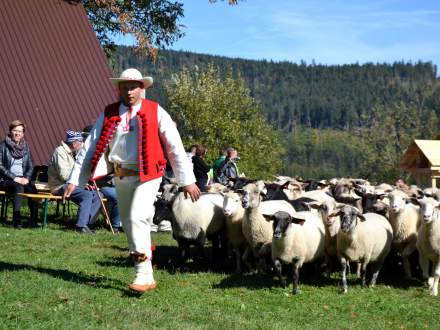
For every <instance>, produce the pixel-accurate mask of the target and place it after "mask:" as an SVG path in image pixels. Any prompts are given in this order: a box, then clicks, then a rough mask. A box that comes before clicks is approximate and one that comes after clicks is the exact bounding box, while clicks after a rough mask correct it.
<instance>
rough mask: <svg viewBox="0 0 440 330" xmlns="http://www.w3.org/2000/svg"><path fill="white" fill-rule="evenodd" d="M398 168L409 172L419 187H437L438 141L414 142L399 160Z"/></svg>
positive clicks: (438, 167)
mask: <svg viewBox="0 0 440 330" xmlns="http://www.w3.org/2000/svg"><path fill="white" fill-rule="evenodd" d="M400 168H402V169H403V170H405V171H406V172H409V173H410V174H411V175H412V176H413V177H414V178H415V179H416V182H417V185H418V186H419V187H423V186H427V185H429V184H430V185H431V186H432V187H437V179H438V178H440V140H414V141H413V142H412V143H411V145H410V146H409V147H408V149H407V150H406V152H405V154H404V155H403V156H402V158H401V160H400Z"/></svg>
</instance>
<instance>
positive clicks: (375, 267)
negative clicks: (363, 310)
mask: <svg viewBox="0 0 440 330" xmlns="http://www.w3.org/2000/svg"><path fill="white" fill-rule="evenodd" d="M382 264H383V261H380V262H379V261H378V262H375V263H374V264H371V272H372V273H373V274H372V276H371V281H370V287H371V288H374V286H375V285H376V281H377V276H379V271H380V269H381V268H382Z"/></svg>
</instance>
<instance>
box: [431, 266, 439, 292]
mask: <svg viewBox="0 0 440 330" xmlns="http://www.w3.org/2000/svg"><path fill="white" fill-rule="evenodd" d="M433 275H434V276H433V278H434V280H433V283H432V289H431V295H433V296H437V295H438V281H439V278H440V262H439V260H437V262H436V264H435V266H434V270H433Z"/></svg>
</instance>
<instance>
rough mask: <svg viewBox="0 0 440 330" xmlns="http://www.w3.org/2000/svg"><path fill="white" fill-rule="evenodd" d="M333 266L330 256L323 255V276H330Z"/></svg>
mask: <svg viewBox="0 0 440 330" xmlns="http://www.w3.org/2000/svg"><path fill="white" fill-rule="evenodd" d="M332 268H333V260H332V257H331V256H329V255H328V254H326V255H325V276H326V277H327V278H330V274H331V271H332Z"/></svg>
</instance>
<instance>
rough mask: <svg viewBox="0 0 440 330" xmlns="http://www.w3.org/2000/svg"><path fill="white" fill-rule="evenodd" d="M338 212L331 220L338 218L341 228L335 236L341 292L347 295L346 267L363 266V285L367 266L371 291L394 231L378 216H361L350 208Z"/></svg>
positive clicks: (386, 221) (343, 207) (364, 284)
mask: <svg viewBox="0 0 440 330" xmlns="http://www.w3.org/2000/svg"><path fill="white" fill-rule="evenodd" d="M338 209H339V211H338V212H336V213H334V214H332V215H331V216H340V219H341V228H340V229H339V232H338V236H337V249H338V257H339V259H340V261H341V266H342V282H341V287H342V292H343V293H346V292H347V289H348V286H347V263H348V262H349V261H356V262H360V263H362V268H361V279H362V285H363V286H364V287H365V286H367V281H366V271H367V266H368V265H370V267H371V271H372V276H371V280H370V286H371V287H374V285H375V284H376V280H377V276H378V275H379V271H380V268H381V267H382V264H383V262H384V260H385V257H386V256H387V255H388V253H389V251H390V248H391V242H392V239H393V229H392V228H391V225H390V223H389V222H388V220H387V219H386V218H385V217H384V216H382V215H380V214H377V213H365V214H361V212H360V211H359V210H358V209H357V208H355V207H353V206H351V205H343V206H342V205H341V206H338Z"/></svg>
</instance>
